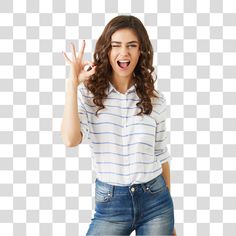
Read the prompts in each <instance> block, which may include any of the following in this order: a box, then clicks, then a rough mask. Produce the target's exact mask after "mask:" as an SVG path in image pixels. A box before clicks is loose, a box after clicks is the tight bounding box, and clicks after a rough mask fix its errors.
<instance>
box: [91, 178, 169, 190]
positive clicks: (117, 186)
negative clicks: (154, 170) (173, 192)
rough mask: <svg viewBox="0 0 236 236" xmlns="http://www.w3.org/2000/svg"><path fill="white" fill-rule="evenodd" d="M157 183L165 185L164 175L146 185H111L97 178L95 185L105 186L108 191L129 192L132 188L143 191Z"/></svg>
mask: <svg viewBox="0 0 236 236" xmlns="http://www.w3.org/2000/svg"><path fill="white" fill-rule="evenodd" d="M156 181H162V184H163V185H164V184H165V180H164V178H163V176H162V174H160V175H158V176H156V177H155V178H153V179H151V180H149V181H148V182H146V183H140V184H132V185H129V186H119V185H111V184H108V183H105V182H102V181H101V180H99V179H98V178H96V180H95V184H98V185H100V186H103V187H105V188H106V189H110V190H113V189H116V190H118V191H126V190H129V189H130V188H132V187H136V188H143V190H145V189H146V188H147V187H149V186H150V185H151V184H152V183H154V182H156Z"/></svg>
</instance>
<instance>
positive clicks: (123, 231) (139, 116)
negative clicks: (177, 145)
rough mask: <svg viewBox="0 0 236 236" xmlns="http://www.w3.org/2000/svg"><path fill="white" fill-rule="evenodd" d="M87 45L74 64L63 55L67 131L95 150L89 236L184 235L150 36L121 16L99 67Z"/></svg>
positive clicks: (101, 45) (68, 140)
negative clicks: (177, 222) (87, 56)
mask: <svg viewBox="0 0 236 236" xmlns="http://www.w3.org/2000/svg"><path fill="white" fill-rule="evenodd" d="M84 48H85V41H83V45H82V49H81V50H80V52H79V55H78V57H77V56H76V50H75V47H74V45H73V44H72V45H71V49H72V55H73V59H72V60H71V59H69V58H68V56H67V55H66V53H63V54H64V57H65V59H66V61H67V62H68V63H69V64H70V66H71V74H70V79H68V82H67V95H66V104H65V110H64V115H63V120H62V126H61V133H62V138H63V142H64V143H65V144H66V145H67V146H69V147H72V146H76V145H78V144H80V143H89V145H90V147H91V151H92V158H93V161H94V162H93V164H94V168H95V171H96V181H95V203H96V206H95V214H94V217H93V218H92V220H91V221H92V222H91V224H90V227H89V229H88V232H87V234H86V235H103V236H104V235H130V234H131V233H132V231H134V230H135V231H136V234H137V235H176V234H175V230H174V208H173V201H172V197H171V194H170V168H169V161H170V160H171V157H170V155H169V152H168V150H167V147H166V138H167V135H166V130H165V119H166V100H165V97H164V95H163V94H162V93H161V92H160V91H156V90H155V88H154V83H155V81H154V79H153V72H154V67H153V65H152V63H153V49H152V45H151V42H150V39H149V37H148V34H147V31H146V29H145V27H144V26H143V24H142V22H141V21H140V20H139V19H138V18H136V17H134V16H127V15H120V16H117V17H115V18H113V19H112V20H111V21H110V22H109V23H108V24H107V25H106V27H105V29H104V31H103V33H102V35H101V36H100V38H99V39H98V41H97V43H96V47H95V52H94V62H89V61H83V54H84ZM88 65H90V68H89V69H90V70H88V71H87V67H88ZM77 96H78V100H77ZM77 102H78V104H77ZM77 109H78V110H77Z"/></svg>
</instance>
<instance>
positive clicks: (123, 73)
mask: <svg viewBox="0 0 236 236" xmlns="http://www.w3.org/2000/svg"><path fill="white" fill-rule="evenodd" d="M139 55H140V42H139V40H138V38H137V36H136V34H135V33H134V31H133V30H131V29H126V28H125V29H120V30H117V31H116V32H115V33H114V34H113V35H112V36H111V50H110V51H109V53H108V57H109V61H110V64H111V66H112V69H113V76H117V77H127V76H131V75H132V74H133V71H134V69H135V67H136V65H137V63H138V59H139Z"/></svg>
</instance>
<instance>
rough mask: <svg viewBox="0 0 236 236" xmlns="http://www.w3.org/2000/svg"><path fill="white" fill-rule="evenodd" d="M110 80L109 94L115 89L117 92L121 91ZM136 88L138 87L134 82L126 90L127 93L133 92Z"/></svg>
mask: <svg viewBox="0 0 236 236" xmlns="http://www.w3.org/2000/svg"><path fill="white" fill-rule="evenodd" d="M108 82H109V86H108V94H110V93H111V92H112V91H113V90H114V91H115V92H117V93H120V92H119V91H117V90H116V88H115V87H114V86H113V84H112V83H111V82H110V81H108ZM135 90H136V88H135V85H134V84H133V85H132V86H131V87H130V88H129V89H128V90H127V91H126V93H130V92H133V91H135Z"/></svg>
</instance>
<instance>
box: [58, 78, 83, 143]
mask: <svg viewBox="0 0 236 236" xmlns="http://www.w3.org/2000/svg"><path fill="white" fill-rule="evenodd" d="M61 135H62V139H63V142H64V144H65V145H66V146H70V147H71V146H75V145H77V144H79V143H80V140H81V134H80V120H79V115H78V102H77V87H76V86H74V85H73V83H72V82H71V80H70V79H68V81H67V83H66V101H65V107H64V113H63V118H62V123H61Z"/></svg>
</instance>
